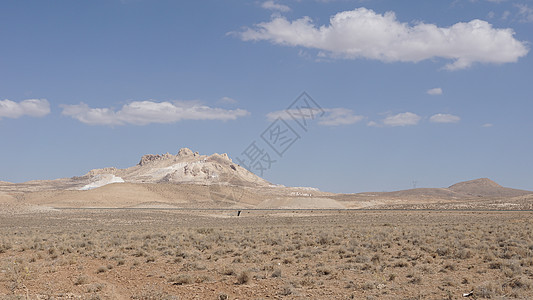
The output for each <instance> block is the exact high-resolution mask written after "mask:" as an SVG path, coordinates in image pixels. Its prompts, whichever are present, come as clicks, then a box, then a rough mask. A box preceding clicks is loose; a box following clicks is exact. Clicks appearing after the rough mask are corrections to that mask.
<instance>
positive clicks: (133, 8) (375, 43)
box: [0, 0, 533, 192]
mask: <svg viewBox="0 0 533 300" xmlns="http://www.w3.org/2000/svg"><path fill="white" fill-rule="evenodd" d="M532 41H533V1H513V0H507V1H505V0H498V1H496V0H491V1H489V0H477V1H468V0H464V1H463V0H455V1H427V0H423V1H422V0H421V1H409V2H405V1H385V0H382V1H379V0H375V1H374V0H367V1H349V0H345V1H334V0H330V1H310V0H309V1H288V0H287V1H148V0H146V1H143V0H123V1H119V0H116V1H114V0H105V1H53V2H48V1H2V2H1V3H0V44H1V45H2V46H1V47H0V143H1V144H0V159H1V161H0V180H3V181H10V182H23V181H27V180H33V179H54V178H60V177H71V176H76V175H81V174H85V173H86V172H87V171H89V170H90V169H92V168H102V167H110V166H115V167H118V168H124V167H129V166H132V165H134V164H136V163H137V162H138V160H139V159H140V157H141V156H142V155H143V154H147V153H153V154H157V153H166V152H170V153H177V151H178V150H179V148H181V147H189V148H191V149H192V150H193V151H199V152H200V153H202V154H211V153H214V152H219V153H223V152H227V153H228V155H229V156H230V157H232V158H234V161H235V158H237V157H241V156H242V155H243V152H244V151H245V149H247V147H248V146H249V145H250V144H251V143H252V142H253V141H257V142H258V145H260V146H261V147H262V150H264V152H269V151H270V154H271V157H272V159H274V160H276V162H275V163H272V164H271V165H270V168H269V169H268V170H265V171H264V174H263V176H264V177H265V178H266V179H268V180H270V181H271V182H274V183H278V184H284V185H290V186H313V187H318V188H320V189H322V190H325V191H332V192H363V191H386V190H396V189H406V188H411V187H413V185H414V182H416V186H417V187H444V186H448V185H451V184H453V183H455V182H458V181H462V180H469V179H474V178H479V177H489V178H491V179H493V180H495V181H497V182H498V183H500V184H502V185H505V186H511V187H516V188H523V189H530V190H533V173H532V170H533V159H531V153H533V138H532V132H533V119H532V118H531V113H532V111H533V101H532V100H533V99H532V95H533V93H532V85H531V80H532V78H533V61H532V58H531V53H530V48H531V42H532ZM304 91H305V92H307V93H308V94H309V95H310V96H311V97H312V98H313V99H314V100H315V101H316V103H317V104H318V105H319V106H320V107H321V108H322V109H323V112H324V114H323V116H322V117H316V118H314V119H312V120H309V121H310V122H309V124H308V127H307V128H306V129H307V131H302V128H300V127H298V125H297V124H296V123H295V122H294V120H291V119H290V118H288V117H287V116H285V117H284V116H283V114H284V113H285V112H284V110H285V109H287V108H288V107H289V105H291V103H292V102H293V101H294V100H295V99H296V98H297V97H298V96H299V95H300V94H301V93H302V92H304ZM276 118H281V119H282V120H285V121H286V122H287V124H288V126H291V127H294V129H295V130H296V131H297V132H298V134H299V136H300V139H298V140H297V141H296V142H295V143H293V144H292V145H291V147H290V148H289V149H287V150H286V151H285V152H284V153H283V155H282V156H281V157H279V156H277V157H276V155H275V153H273V152H271V150H272V149H271V148H269V146H268V145H265V144H264V143H261V142H262V140H261V133H263V132H264V131H265V130H266V129H267V128H268V127H269V126H270V125H271V124H272V122H274V121H275V120H276ZM263 142H264V141H263Z"/></svg>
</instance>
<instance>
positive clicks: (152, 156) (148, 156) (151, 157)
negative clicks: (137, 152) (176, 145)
mask: <svg viewBox="0 0 533 300" xmlns="http://www.w3.org/2000/svg"><path fill="white" fill-rule="evenodd" d="M180 151H181V150H180ZM189 151H190V150H189ZM169 158H174V155H172V154H169V153H166V154H146V155H143V157H141V161H140V162H139V163H138V165H139V166H144V165H146V164H148V163H151V162H153V161H158V160H165V159H169Z"/></svg>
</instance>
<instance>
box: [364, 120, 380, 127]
mask: <svg viewBox="0 0 533 300" xmlns="http://www.w3.org/2000/svg"><path fill="white" fill-rule="evenodd" d="M366 126H370V127H381V125H380V124H378V122H376V121H370V122H368V123H366Z"/></svg>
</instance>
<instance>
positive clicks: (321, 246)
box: [0, 149, 533, 299]
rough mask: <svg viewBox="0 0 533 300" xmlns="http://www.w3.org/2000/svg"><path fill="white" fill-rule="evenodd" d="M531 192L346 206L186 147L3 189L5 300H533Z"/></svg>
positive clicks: (433, 194) (1, 293)
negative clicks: (131, 163)
mask: <svg viewBox="0 0 533 300" xmlns="http://www.w3.org/2000/svg"><path fill="white" fill-rule="evenodd" d="M532 208H533V192H530V191H523V190H516V189H511V188H506V187H502V186H500V185H498V184H497V183H495V182H493V181H491V180H490V179H486V178H484V179H475V180H471V181H467V182H460V183H457V184H454V185H452V186H450V187H446V188H425V189H411V190H405V191H397V192H387V193H384V192H381V193H370V192H369V193H358V194H334V193H328V192H322V191H319V190H317V189H313V188H298V187H285V186H280V185H273V184H271V183H269V182H267V181H265V180H264V179H261V178H259V177H257V176H255V175H254V174H252V173H250V172H248V171H247V170H246V169H244V168H242V167H241V166H239V165H237V164H235V163H233V162H232V160H231V159H230V158H229V157H227V155H224V154H223V155H219V154H213V155H210V156H206V155H200V154H198V153H193V152H192V151H190V150H189V149H181V150H180V151H179V153H178V154H177V155H172V154H164V155H145V156H143V158H142V159H141V161H140V162H139V163H138V164H137V165H135V166H133V167H131V168H127V169H116V168H105V169H98V170H92V171H90V172H89V173H87V174H86V175H83V176H79V177H73V178H65V179H57V180H52V181H33V182H27V183H7V182H1V183H0V299H511V298H513V299H533V219H532V217H533V211H532Z"/></svg>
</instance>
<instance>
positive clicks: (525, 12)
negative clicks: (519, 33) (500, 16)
mask: <svg viewBox="0 0 533 300" xmlns="http://www.w3.org/2000/svg"><path fill="white" fill-rule="evenodd" d="M515 6H516V7H517V8H518V17H519V21H520V22H523V23H531V22H533V8H531V7H529V6H527V5H526V4H515Z"/></svg>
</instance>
